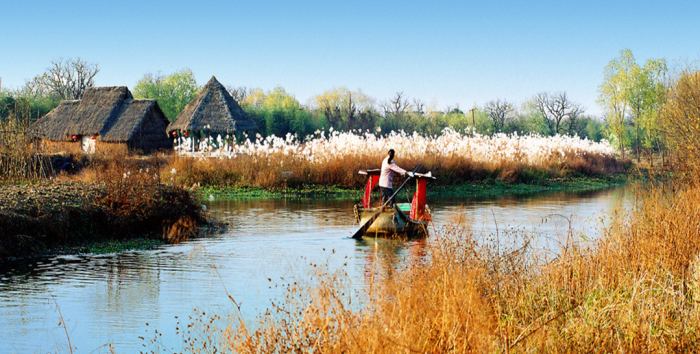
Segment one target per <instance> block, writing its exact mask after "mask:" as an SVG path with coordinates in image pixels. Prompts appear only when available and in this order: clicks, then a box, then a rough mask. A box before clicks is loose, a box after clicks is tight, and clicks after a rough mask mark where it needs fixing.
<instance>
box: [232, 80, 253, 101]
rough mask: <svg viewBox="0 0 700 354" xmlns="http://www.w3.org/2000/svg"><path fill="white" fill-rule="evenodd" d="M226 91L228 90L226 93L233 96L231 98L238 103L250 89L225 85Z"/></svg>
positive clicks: (246, 95)
mask: <svg viewBox="0 0 700 354" xmlns="http://www.w3.org/2000/svg"><path fill="white" fill-rule="evenodd" d="M226 91H228V93H229V94H231V97H233V99H234V100H236V102H238V103H239V104H240V103H241V102H242V101H243V100H244V99H245V98H246V97H248V95H249V94H250V93H251V91H252V89H249V88H247V87H245V86H238V87H233V86H230V85H226Z"/></svg>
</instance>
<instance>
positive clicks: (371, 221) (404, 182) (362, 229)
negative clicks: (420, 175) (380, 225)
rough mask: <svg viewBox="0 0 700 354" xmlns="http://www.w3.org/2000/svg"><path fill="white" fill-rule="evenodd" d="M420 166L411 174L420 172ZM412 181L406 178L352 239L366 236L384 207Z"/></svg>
mask: <svg viewBox="0 0 700 354" xmlns="http://www.w3.org/2000/svg"><path fill="white" fill-rule="evenodd" d="M420 165H421V164H420V163H419V164H418V166H416V168H414V169H413V171H411V172H413V173H416V171H417V170H418V167H420ZM410 180H411V177H410V176H409V177H408V178H406V180H405V181H403V183H402V184H401V186H399V188H398V189H397V190H396V191H395V192H394V194H392V195H391V197H389V199H387V200H385V201H384V203H382V206H381V207H379V211H377V212H376V213H374V215H372V216H371V217H370V218H369V219H367V221H366V222H365V223H364V224H362V226H360V229H359V230H357V232H355V233H354V234H353V235H352V238H361V237H362V235H364V234H365V232H366V231H367V229H369V227H370V225H372V223H373V222H374V221H375V220H377V218H378V217H379V214H381V213H382V211H384V207H385V206H386V205H387V204H389V201H390V200H392V199H393V198H394V197H395V196H396V195H397V194H398V193H399V191H401V189H403V187H404V186H405V185H406V183H408V181H410Z"/></svg>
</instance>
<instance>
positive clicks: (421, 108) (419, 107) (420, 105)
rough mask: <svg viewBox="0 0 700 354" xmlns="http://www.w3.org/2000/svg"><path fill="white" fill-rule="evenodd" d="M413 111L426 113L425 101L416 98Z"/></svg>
mask: <svg viewBox="0 0 700 354" xmlns="http://www.w3.org/2000/svg"><path fill="white" fill-rule="evenodd" d="M413 111H414V112H416V113H418V114H423V113H425V103H424V102H423V101H421V100H420V99H419V98H414V99H413Z"/></svg>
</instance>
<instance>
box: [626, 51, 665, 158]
mask: <svg viewBox="0 0 700 354" xmlns="http://www.w3.org/2000/svg"><path fill="white" fill-rule="evenodd" d="M667 72H668V69H667V67H666V60H665V59H649V60H647V62H646V63H645V64H644V67H641V68H638V69H637V70H635V75H634V82H633V83H632V85H631V90H630V107H631V111H632V113H633V116H632V119H633V122H634V126H635V133H636V134H635V136H636V138H635V142H636V147H637V161H641V149H640V145H641V147H642V148H643V149H644V150H645V151H646V152H647V156H648V157H649V163H650V164H651V163H652V150H653V148H654V146H657V147H659V146H661V144H662V143H661V130H660V127H659V115H660V113H661V107H662V106H663V103H664V101H665V99H666V91H667V88H666V85H665V84H664V80H665V76H666V73H667Z"/></svg>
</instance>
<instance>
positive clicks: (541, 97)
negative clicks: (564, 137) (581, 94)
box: [535, 92, 585, 134]
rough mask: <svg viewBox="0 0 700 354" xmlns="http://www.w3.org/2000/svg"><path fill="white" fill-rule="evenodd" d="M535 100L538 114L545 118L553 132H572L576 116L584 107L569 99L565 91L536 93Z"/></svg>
mask: <svg viewBox="0 0 700 354" xmlns="http://www.w3.org/2000/svg"><path fill="white" fill-rule="evenodd" d="M535 102H536V104H537V109H538V110H539V112H540V114H541V115H542V116H543V117H545V118H546V119H547V125H548V126H549V130H550V131H551V132H552V133H554V134H561V133H568V134H572V133H573V132H574V131H575V130H576V123H577V121H578V118H579V117H580V116H581V115H582V114H583V113H584V112H585V109H584V108H583V107H582V106H581V105H579V104H578V103H574V102H571V101H569V99H568V98H567V97H566V92H557V93H555V94H552V95H550V94H548V93H546V92H542V93H538V94H537V95H536V96H535Z"/></svg>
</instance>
